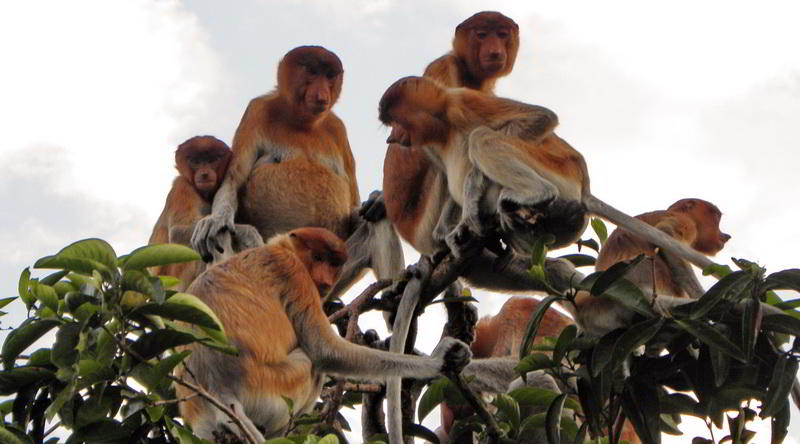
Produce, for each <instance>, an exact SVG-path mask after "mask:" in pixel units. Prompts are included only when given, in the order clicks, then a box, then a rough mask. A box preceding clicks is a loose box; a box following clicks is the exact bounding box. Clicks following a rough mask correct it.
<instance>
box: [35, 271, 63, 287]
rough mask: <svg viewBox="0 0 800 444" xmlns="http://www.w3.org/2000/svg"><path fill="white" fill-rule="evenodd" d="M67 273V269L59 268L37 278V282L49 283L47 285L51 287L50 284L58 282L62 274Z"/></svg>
mask: <svg viewBox="0 0 800 444" xmlns="http://www.w3.org/2000/svg"><path fill="white" fill-rule="evenodd" d="M68 274H69V271H67V270H59V271H56V272H55V273H50V274H48V275H47V276H45V277H43V278H41V279H39V283H40V284H45V285H49V286H51V287H52V286H54V285H56V284H57V283H58V282H60V281H61V279H62V278H63V277H64V276H66V275H68Z"/></svg>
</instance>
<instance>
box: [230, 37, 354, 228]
mask: <svg viewBox="0 0 800 444" xmlns="http://www.w3.org/2000/svg"><path fill="white" fill-rule="evenodd" d="M342 76H343V70H342V65H341V62H340V61H339V58H338V57H337V56H336V55H335V54H334V53H332V52H330V51H328V50H326V49H324V48H322V47H318V46H303V47H299V48H295V49H293V50H292V51H289V53H287V54H286V56H284V58H283V59H282V60H281V62H280V64H279V66H278V87H277V89H276V90H275V91H273V92H271V93H269V94H266V95H264V96H261V97H257V98H255V99H253V100H252V101H251V102H250V104H249V105H248V107H247V110H246V111H245V113H244V116H243V117H242V120H241V123H240V124H239V127H238V128H237V130H236V134H235V136H234V139H233V160H232V162H231V168H230V173H229V175H230V180H232V182H233V184H234V185H235V188H236V189H237V190H240V202H241V208H240V212H239V216H238V217H239V219H240V220H241V221H242V222H243V223H248V224H252V225H254V226H255V227H256V228H257V229H258V231H259V232H260V233H261V235H262V237H263V238H265V239H267V238H269V237H271V236H272V235H274V234H276V233H282V232H286V231H288V230H290V229H293V228H297V227H300V226H318V227H325V228H328V229H330V230H331V231H333V232H335V233H336V234H338V235H339V236H342V237H346V236H347V235H348V234H349V233H348V230H349V229H350V227H349V226H348V216H349V215H350V212H351V210H352V209H353V208H354V207H355V206H357V205H358V204H359V203H360V198H359V195H358V185H357V183H356V176H355V160H354V158H353V153H352V152H351V150H350V143H349V142H348V140H347V131H346V129H345V126H344V124H343V123H342V121H341V120H340V119H339V118H338V117H337V116H336V115H335V114H334V113H333V112H332V111H331V108H332V107H333V105H334V104H335V103H336V100H337V99H338V98H339V93H340V91H341V88H342ZM260 150H267V153H269V152H270V151H269V150H275V152H276V156H277V157H276V159H275V161H273V160H271V159H270V158H262V159H259V162H258V163H255V160H256V159H257V158H258V157H259V151H260ZM262 160H263V161H262ZM299 202H302V205H298V203H299Z"/></svg>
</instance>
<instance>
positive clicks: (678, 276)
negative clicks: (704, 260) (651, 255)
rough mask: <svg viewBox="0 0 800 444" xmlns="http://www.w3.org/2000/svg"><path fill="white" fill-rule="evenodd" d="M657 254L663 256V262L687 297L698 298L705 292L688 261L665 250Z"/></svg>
mask: <svg viewBox="0 0 800 444" xmlns="http://www.w3.org/2000/svg"><path fill="white" fill-rule="evenodd" d="M659 254H660V255H661V256H662V257H663V258H664V262H666V263H667V266H668V267H669V270H670V272H671V273H672V277H673V279H675V282H677V284H678V286H680V287H681V288H682V289H683V291H685V292H686V294H688V295H689V297H691V298H692V299H698V298H699V297H700V296H702V295H703V294H704V293H705V290H704V289H703V286H702V285H700V281H698V280H697V275H695V274H694V271H693V270H692V266H691V265H689V263H688V262H686V261H685V260H683V259H681V258H679V257H677V256H675V255H674V254H672V253H668V252H666V251H661V252H660V253H659Z"/></svg>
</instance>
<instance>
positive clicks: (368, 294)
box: [328, 279, 392, 323]
mask: <svg viewBox="0 0 800 444" xmlns="http://www.w3.org/2000/svg"><path fill="white" fill-rule="evenodd" d="M390 285H392V281H391V280H390V279H381V280H379V281H376V282H373V283H372V284H370V285H369V287H367V288H366V289H365V290H364V291H363V292H361V294H360V295H358V297H357V298H355V299H353V301H352V302H350V303H349V304H347V305H346V306H345V307H344V308H341V309H339V310H338V311H337V312H336V313H334V314H332V315H330V316H328V321H329V322H331V323H334V322H336V321H337V320H339V319H341V318H343V317H345V316H347V315H351V316H352V315H353V314H356V315H357V314H360V313H361V308H362V307H363V306H364V305H365V304H366V303H367V302H369V301H370V300H371V299H372V298H374V297H375V295H377V294H378V292H379V291H381V290H383V289H384V288H386V287H388V286H390Z"/></svg>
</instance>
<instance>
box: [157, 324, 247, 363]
mask: <svg viewBox="0 0 800 444" xmlns="http://www.w3.org/2000/svg"><path fill="white" fill-rule="evenodd" d="M153 317H154V318H155V319H158V320H161V318H159V317H158V316H153ZM163 323H164V325H165V326H166V327H169V329H170V330H171V331H176V332H180V333H184V334H187V335H189V336H191V337H193V338H194V339H195V341H196V342H200V343H201V344H203V345H204V346H206V347H210V348H213V349H214V350H218V351H221V352H222V353H227V354H229V355H238V354H239V351H238V350H237V349H236V347H234V346H233V345H231V344H230V342H228V340H227V339H226V338H224V337H223V338H222V339H224V341H223V340H220V339H217V338H216V337H212V336H211V335H209V333H216V335H220V332H219V331H218V330H212V329H204V328H202V327H194V326H186V325H185V324H181V323H179V322H174V321H170V320H169V319H166V320H164V321H163Z"/></svg>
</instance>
